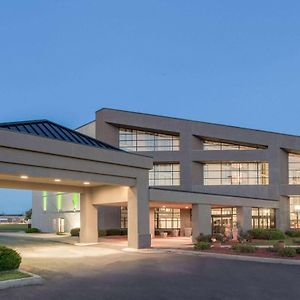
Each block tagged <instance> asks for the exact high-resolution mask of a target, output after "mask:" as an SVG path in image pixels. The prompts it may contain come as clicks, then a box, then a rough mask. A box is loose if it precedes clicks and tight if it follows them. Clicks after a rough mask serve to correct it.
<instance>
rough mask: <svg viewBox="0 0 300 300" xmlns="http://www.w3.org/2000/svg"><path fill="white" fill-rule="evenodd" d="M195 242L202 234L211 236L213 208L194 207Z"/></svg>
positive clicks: (208, 206) (193, 228)
mask: <svg viewBox="0 0 300 300" xmlns="http://www.w3.org/2000/svg"><path fill="white" fill-rule="evenodd" d="M192 230H193V241H195V239H196V237H197V236H198V235H199V234H200V233H203V234H211V206H210V205H207V204H193V205H192Z"/></svg>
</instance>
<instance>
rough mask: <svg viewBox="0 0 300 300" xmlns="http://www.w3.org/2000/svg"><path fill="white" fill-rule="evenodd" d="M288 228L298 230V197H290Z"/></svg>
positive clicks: (299, 211)
mask: <svg viewBox="0 0 300 300" xmlns="http://www.w3.org/2000/svg"><path fill="white" fill-rule="evenodd" d="M290 227H291V228H294V229H299V228H300V196H292V197H290Z"/></svg>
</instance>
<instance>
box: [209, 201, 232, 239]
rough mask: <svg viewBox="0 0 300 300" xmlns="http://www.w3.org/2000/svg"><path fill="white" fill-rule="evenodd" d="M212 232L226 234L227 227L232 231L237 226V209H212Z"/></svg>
mask: <svg viewBox="0 0 300 300" xmlns="http://www.w3.org/2000/svg"><path fill="white" fill-rule="evenodd" d="M211 220H212V232H213V234H216V233H222V234H224V233H225V229H226V227H229V228H230V229H232V228H233V227H234V226H236V220H237V219H236V208H235V207H222V208H212V210H211Z"/></svg>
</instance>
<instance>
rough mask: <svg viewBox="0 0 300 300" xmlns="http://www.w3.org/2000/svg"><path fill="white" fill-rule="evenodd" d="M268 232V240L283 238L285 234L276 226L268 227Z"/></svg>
mask: <svg viewBox="0 0 300 300" xmlns="http://www.w3.org/2000/svg"><path fill="white" fill-rule="evenodd" d="M268 231H269V233H270V238H269V239H270V240H284V239H285V238H286V236H285V234H284V233H283V232H282V231H281V230H279V229H276V228H272V229H268Z"/></svg>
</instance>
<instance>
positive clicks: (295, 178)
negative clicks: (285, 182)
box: [289, 153, 300, 184]
mask: <svg viewBox="0 0 300 300" xmlns="http://www.w3.org/2000/svg"><path fill="white" fill-rule="evenodd" d="M289 184H300V155H299V154H291V153H290V154H289Z"/></svg>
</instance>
